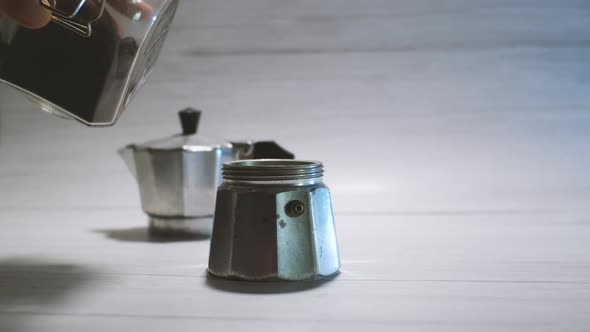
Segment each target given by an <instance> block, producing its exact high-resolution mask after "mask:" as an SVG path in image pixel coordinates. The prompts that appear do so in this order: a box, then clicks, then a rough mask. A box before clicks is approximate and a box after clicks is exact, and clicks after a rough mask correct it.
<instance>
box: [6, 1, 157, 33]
mask: <svg viewBox="0 0 590 332" xmlns="http://www.w3.org/2000/svg"><path fill="white" fill-rule="evenodd" d="M50 1H51V0H50ZM69 2H71V3H74V2H76V1H71V0H70V1H69ZM100 2H102V1H101V0H94V1H86V5H87V6H88V7H89V10H90V11H91V12H93V13H98V12H99V11H100V5H99V3H100ZM108 2H109V3H110V4H111V5H112V6H113V7H114V8H115V9H116V10H117V11H119V12H121V13H122V14H123V15H125V16H127V17H129V18H131V19H134V20H149V19H150V18H151V15H152V13H153V9H152V7H151V6H150V5H148V4H146V3H144V2H142V1H141V0H108ZM3 14H4V15H6V16H9V17H11V18H13V19H14V20H16V21H17V22H18V23H19V24H21V25H22V26H25V27H27V28H31V29H38V28H42V27H44V26H45V25H47V23H49V21H50V20H51V12H50V11H49V10H47V9H45V8H43V7H42V6H41V5H40V4H39V0H0V18H1V17H2V16H3ZM107 20H108V21H110V20H112V19H111V18H110V17H107Z"/></svg>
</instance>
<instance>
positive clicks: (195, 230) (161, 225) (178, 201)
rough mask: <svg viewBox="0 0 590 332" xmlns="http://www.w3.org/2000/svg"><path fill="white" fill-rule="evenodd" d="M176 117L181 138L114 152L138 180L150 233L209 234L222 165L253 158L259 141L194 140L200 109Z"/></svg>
mask: <svg viewBox="0 0 590 332" xmlns="http://www.w3.org/2000/svg"><path fill="white" fill-rule="evenodd" d="M179 116H180V119H181V125H182V129H183V130H182V134H180V135H174V136H171V137H167V138H163V139H158V140H153V141H150V142H147V143H141V144H131V145H128V146H126V147H124V148H122V149H120V150H119V154H120V156H121V157H122V158H123V160H124V161H125V162H126V164H127V166H128V168H129V169H130V171H131V173H132V174H133V175H134V176H135V178H136V180H137V183H138V185H139V192H140V196H141V205H142V208H143V210H144V212H145V213H147V214H148V215H149V217H150V229H151V231H152V233H153V234H158V233H161V235H174V234H177V235H191V234H192V235H196V236H209V235H211V228H212V223H213V212H214V209H215V198H216V194H217V187H218V186H219V185H220V184H221V182H222V176H221V165H222V164H223V163H225V162H228V161H232V160H237V159H241V158H253V157H255V152H256V151H255V149H254V148H255V147H256V146H257V144H259V143H257V142H252V141H244V142H235V143H230V142H220V141H219V140H210V139H207V138H204V137H200V136H197V135H196V132H197V127H198V122H199V119H200V111H196V110H193V109H190V108H188V109H185V110H182V111H180V112H179ZM261 143H264V144H265V145H268V144H267V143H272V142H261ZM272 144H274V145H272ZM272 144H271V146H273V147H275V148H276V147H278V146H276V144H275V143H272ZM267 152H269V153H271V154H273V155H275V156H279V155H281V154H280V153H276V152H275V151H273V150H269V151H267Z"/></svg>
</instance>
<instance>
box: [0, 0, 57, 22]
mask: <svg viewBox="0 0 590 332" xmlns="http://www.w3.org/2000/svg"><path fill="white" fill-rule="evenodd" d="M0 10H1V11H3V12H4V13H5V14H6V15H7V16H10V17H12V18H13V19H15V20H16V21H17V22H18V23H19V24H21V25H23V26H25V27H27V28H31V29H38V28H42V27H44V26H45V25H47V23H49V21H50V20H51V13H50V12H49V11H48V10H47V9H45V8H43V7H41V5H40V4H39V0H0Z"/></svg>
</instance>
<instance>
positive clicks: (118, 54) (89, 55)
mask: <svg viewBox="0 0 590 332" xmlns="http://www.w3.org/2000/svg"><path fill="white" fill-rule="evenodd" d="M40 3H41V5H42V6H44V7H46V8H48V9H50V10H51V11H52V14H53V17H52V22H51V23H50V24H49V25H47V26H46V27H44V28H42V29H38V30H31V29H26V28H23V27H20V26H18V25H17V24H16V23H15V22H14V21H12V20H11V19H9V18H7V17H4V18H0V82H3V83H6V84H8V85H10V86H12V87H14V88H16V89H18V90H20V91H22V92H24V93H26V94H27V95H28V96H29V97H30V99H31V100H32V101H34V102H35V103H37V104H38V105H39V106H40V107H41V109H43V110H45V111H48V112H51V113H55V114H58V115H61V116H64V117H67V118H72V119H75V120H77V121H79V122H81V123H84V124H86V125H89V126H110V125H112V124H114V123H115V122H116V121H117V119H118V118H119V116H120V115H121V113H122V112H123V111H124V109H125V108H126V107H127V105H128V104H129V102H130V101H131V99H132V98H133V96H134V95H135V93H136V92H137V90H138V89H139V88H140V87H141V86H142V84H143V83H144V82H145V80H146V79H147V78H148V76H149V74H150V73H151V70H152V67H153V66H154V63H155V62H156V60H157V58H158V55H159V54H160V51H161V49H162V45H163V43H164V39H165V38H166V35H167V32H168V29H169V27H170V23H171V22H172V19H173V17H174V14H175V11H176V7H177V5H178V1H177V0H40Z"/></svg>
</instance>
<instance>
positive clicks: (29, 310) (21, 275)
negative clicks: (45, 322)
mask: <svg viewBox="0 0 590 332" xmlns="http://www.w3.org/2000/svg"><path fill="white" fill-rule="evenodd" d="M92 279H93V277H92V273H91V271H90V270H88V269H86V268H84V267H82V266H78V265H65V264H56V263H50V262H44V261H40V260H39V261H37V260H25V259H10V260H0V315H1V318H0V331H26V330H27V326H26V324H27V322H28V321H29V320H30V319H31V316H30V315H31V314H34V313H38V312H39V310H42V309H43V308H45V307H49V306H51V305H53V304H56V303H59V302H60V301H63V300H64V299H65V298H67V297H68V296H70V295H71V294H73V293H74V292H75V290H76V289H79V288H81V287H82V286H83V285H85V284H87V283H90V282H91V281H92Z"/></svg>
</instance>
